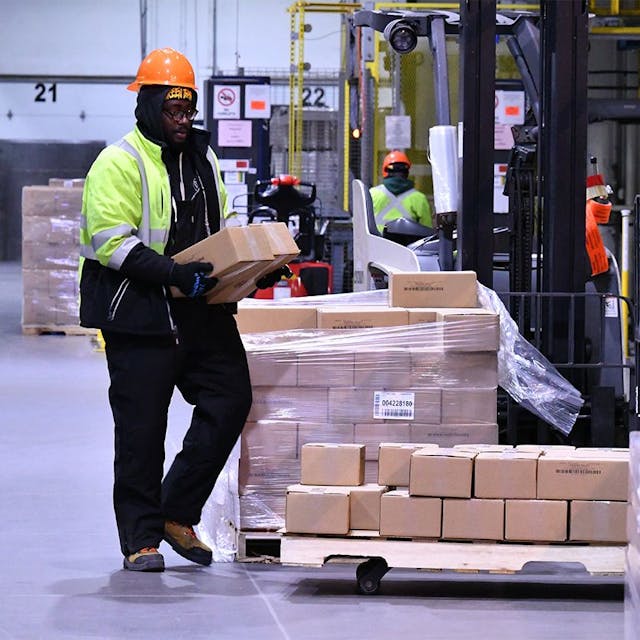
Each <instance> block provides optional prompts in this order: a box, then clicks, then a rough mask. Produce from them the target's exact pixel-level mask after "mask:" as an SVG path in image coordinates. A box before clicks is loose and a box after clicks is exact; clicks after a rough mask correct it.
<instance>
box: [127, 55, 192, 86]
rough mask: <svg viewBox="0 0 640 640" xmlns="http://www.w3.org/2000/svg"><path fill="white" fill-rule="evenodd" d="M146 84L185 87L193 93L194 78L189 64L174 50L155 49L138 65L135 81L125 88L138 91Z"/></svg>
mask: <svg viewBox="0 0 640 640" xmlns="http://www.w3.org/2000/svg"><path fill="white" fill-rule="evenodd" d="M147 84H164V85H167V86H169V87H187V88H189V89H193V90H194V91H195V90H197V89H198V87H196V76H195V73H194V72H193V67H192V66H191V63H190V62H189V61H188V60H187V59H186V58H185V56H183V55H182V54H181V53H180V52H179V51H176V50H175V49H170V48H165V49H155V50H154V51H152V52H151V53H150V54H149V55H147V57H146V58H145V59H144V60H143V61H142V62H141V63H140V66H139V67H138V74H137V75H136V79H135V80H134V81H133V82H132V83H131V84H130V85H129V86H128V87H127V89H129V91H139V90H140V87H141V86H143V85H147Z"/></svg>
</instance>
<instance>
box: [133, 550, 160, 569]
mask: <svg viewBox="0 0 640 640" xmlns="http://www.w3.org/2000/svg"><path fill="white" fill-rule="evenodd" d="M124 568H125V569H129V571H164V558H163V557H162V554H161V553H159V552H158V550H157V549H156V548H155V547H144V548H142V549H140V551H137V552H136V553H132V554H131V555H129V556H125V558H124Z"/></svg>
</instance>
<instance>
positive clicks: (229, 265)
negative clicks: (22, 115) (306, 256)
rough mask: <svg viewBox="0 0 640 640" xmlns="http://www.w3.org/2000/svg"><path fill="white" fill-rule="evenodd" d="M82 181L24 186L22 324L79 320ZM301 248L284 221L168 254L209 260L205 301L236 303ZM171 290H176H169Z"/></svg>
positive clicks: (227, 232)
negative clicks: (211, 283) (212, 280)
mask: <svg viewBox="0 0 640 640" xmlns="http://www.w3.org/2000/svg"><path fill="white" fill-rule="evenodd" d="M83 186H84V180H80V179H78V180H61V179H51V180H50V181H49V185H48V186H28V187H24V189H23V192H22V235H23V244H22V275H23V284H24V293H23V310H22V325H23V328H24V329H25V330H28V329H29V328H34V329H37V328H41V329H51V328H56V327H69V328H70V327H73V326H76V325H78V319H79V316H78V302H79V298H78V262H79V255H80V220H81V211H82V193H83ZM299 252H300V250H299V249H298V246H297V245H296V243H295V242H294V240H293V238H292V237H291V234H290V233H289V230H288V229H287V226H286V225H285V224H284V223H282V222H274V223H265V224H260V225H250V226H249V227H229V228H223V229H222V230H221V231H219V232H218V233H215V234H213V235H211V236H209V237H208V238H207V239H205V240H203V241H202V242H199V243H196V244H194V245H193V246H191V247H189V248H188V249H186V250H184V251H182V252H181V253H179V254H177V255H176V256H174V259H175V260H176V261H177V262H183V263H184V262H190V261H204V262H212V263H213V265H214V271H213V274H212V275H214V276H216V277H217V278H218V284H217V285H216V287H215V288H214V289H213V290H212V291H211V293H210V294H209V295H208V296H207V302H209V303H211V304H215V303H220V302H237V301H238V300H242V298H244V297H245V296H247V295H249V294H250V293H251V292H252V291H253V290H254V289H255V281H256V280H257V279H258V278H260V277H261V276H262V275H264V274H266V273H268V272H270V271H273V270H275V269H278V268H280V267H281V266H282V265H284V264H286V263H287V262H289V261H290V260H292V259H294V258H295V257H296V256H297V255H298V254H299ZM172 294H173V295H174V296H181V295H182V294H181V293H180V291H178V289H177V288H173V290H172Z"/></svg>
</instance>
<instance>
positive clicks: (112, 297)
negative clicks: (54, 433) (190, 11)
mask: <svg viewBox="0 0 640 640" xmlns="http://www.w3.org/2000/svg"><path fill="white" fill-rule="evenodd" d="M128 89H130V90H132V91H137V92H138V99H137V106H136V109H135V116H136V120H137V123H136V126H135V128H134V129H133V131H131V132H130V133H128V134H127V135H126V136H125V137H124V138H122V139H121V140H120V141H119V142H116V143H115V144H112V145H109V146H108V147H107V148H106V149H104V150H103V151H102V152H101V153H100V155H99V156H98V158H97V159H96V161H95V162H94V164H93V166H92V167H91V169H90V171H89V173H88V175H87V179H86V184H85V189H84V195H83V207H82V214H83V219H82V227H81V240H80V242H81V254H82V263H81V267H80V269H81V277H80V294H81V301H80V322H81V324H82V326H85V327H95V328H98V329H101V331H102V334H103V336H104V340H105V351H106V356H107V364H108V368H109V375H110V380H111V386H110V388H109V401H110V404H111V409H112V412H113V418H114V423H115V464H114V474H115V479H114V490H113V500H114V508H115V514H116V522H117V526H118V533H119V537H120V547H121V550H122V553H123V555H124V567H125V568H126V569H130V570H133V571H162V570H163V569H164V559H163V557H162V555H161V554H160V553H159V552H158V546H159V545H160V542H161V541H162V540H163V539H164V540H166V541H167V542H168V543H169V544H170V545H171V546H172V547H173V549H174V550H175V551H176V552H177V553H179V554H180V555H182V556H183V557H185V558H187V559H188V560H191V561H193V562H196V563H198V564H203V565H208V564H210V563H211V560H212V552H211V549H209V547H207V546H206V545H205V544H204V543H202V542H201V541H200V540H198V538H197V537H196V535H195V533H194V530H193V525H196V524H198V522H199V521H200V517H201V513H202V508H203V505H204V503H205V502H206V500H207V498H208V497H209V495H210V493H211V491H212V490H213V486H214V484H215V482H216V479H217V477H218V475H219V474H220V472H221V471H222V469H223V467H224V465H225V463H226V461H227V458H228V456H229V454H230V452H231V450H232V448H233V446H234V444H235V442H236V441H237V439H238V436H239V435H240V432H241V430H242V427H243V425H244V423H245V420H246V417H247V415H248V413H249V409H250V407H251V384H250V380H249V372H248V368H247V360H246V355H245V351H244V348H243V345H242V342H241V340H240V336H239V334H238V330H237V327H236V322H235V319H234V317H233V314H234V313H235V305H228V304H207V303H206V300H205V298H204V297H203V296H204V294H206V293H207V292H208V291H210V290H211V289H212V288H213V287H215V285H216V282H217V281H216V279H215V278H213V277H207V274H209V273H211V271H212V270H213V265H212V264H210V263H207V262H190V263H187V264H178V263H176V262H174V260H172V259H171V257H170V256H172V255H175V254H176V253H177V252H179V251H180V250H182V249H184V248H186V247H187V246H189V245H191V244H193V243H195V242H198V241H200V240H202V239H204V238H206V237H208V236H209V235H211V234H213V233H215V232H217V231H218V230H220V228H221V226H223V224H224V214H225V211H226V205H227V193H226V189H225V187H224V184H223V182H222V179H221V175H220V169H219V166H218V160H217V158H216V157H215V155H214V154H213V152H212V150H211V149H210V148H209V146H208V143H209V138H210V135H209V132H207V131H204V130H201V129H195V128H193V127H192V122H193V120H194V118H195V117H196V115H197V113H198V112H197V110H196V108H195V107H196V101H197V93H196V86H195V75H194V71H193V68H192V66H191V64H190V63H189V61H188V60H187V59H186V58H185V57H184V56H183V55H182V54H180V53H178V52H177V51H175V50H173V49H157V50H155V51H152V52H151V53H150V54H149V55H148V56H147V57H146V58H145V59H144V60H143V61H142V63H141V64H140V67H139V69H138V74H137V77H136V79H135V81H134V82H133V83H132V84H130V85H129V87H128ZM269 276H271V278H268V277H267V278H266V279H267V280H268V281H269V282H267V283H265V284H267V286H270V285H271V284H273V282H275V281H276V280H279V278H280V274H279V273H277V274H273V275H272V274H269ZM271 279H273V282H272V281H271ZM261 284H263V283H261ZM170 286H175V287H177V288H178V289H179V290H180V291H181V292H182V294H184V296H186V297H184V298H180V299H178V298H176V299H173V298H172V297H171V295H170V293H169V287H170ZM174 386H176V387H177V388H178V389H179V390H180V392H181V393H182V395H183V396H184V398H185V400H186V401H187V402H189V403H190V404H192V405H194V411H193V417H192V421H191V425H190V427H189V429H188V431H187V433H186V435H185V438H184V441H183V446H182V450H181V451H180V452H179V453H178V454H177V456H176V458H175V460H174V461H173V464H172V465H171V467H170V469H169V471H168V472H167V474H166V476H165V477H164V479H163V462H164V440H165V435H166V429H167V412H168V408H169V403H170V401H171V396H172V394H173V389H174Z"/></svg>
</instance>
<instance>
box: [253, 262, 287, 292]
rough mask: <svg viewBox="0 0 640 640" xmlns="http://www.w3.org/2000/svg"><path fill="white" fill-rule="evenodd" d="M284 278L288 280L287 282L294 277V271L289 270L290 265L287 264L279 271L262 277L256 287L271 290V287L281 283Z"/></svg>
mask: <svg viewBox="0 0 640 640" xmlns="http://www.w3.org/2000/svg"><path fill="white" fill-rule="evenodd" d="M282 276H284V277H285V278H287V280H288V279H289V278H291V277H293V271H291V269H289V265H286V264H285V265H284V267H280V268H279V269H276V270H275V271H271V273H267V274H266V275H264V276H262V278H260V280H258V281H257V282H256V287H258V289H269V288H270V287H273V285H274V284H275V283H276V282H280V280H281V279H282Z"/></svg>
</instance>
